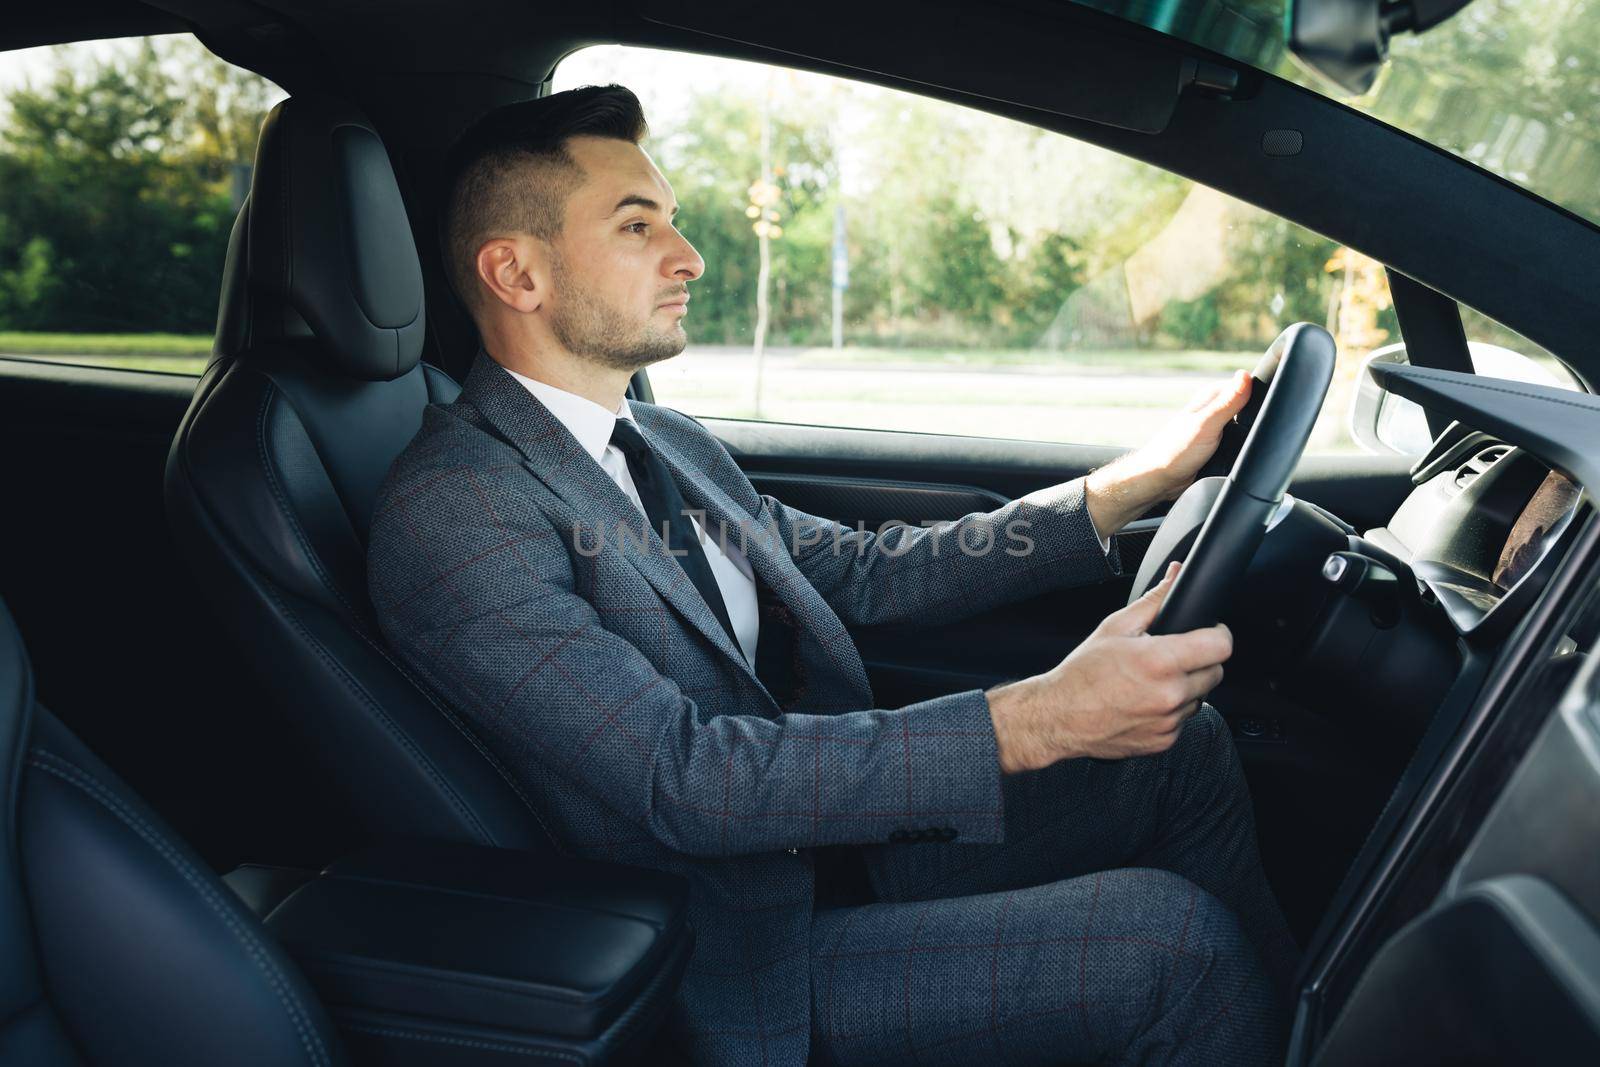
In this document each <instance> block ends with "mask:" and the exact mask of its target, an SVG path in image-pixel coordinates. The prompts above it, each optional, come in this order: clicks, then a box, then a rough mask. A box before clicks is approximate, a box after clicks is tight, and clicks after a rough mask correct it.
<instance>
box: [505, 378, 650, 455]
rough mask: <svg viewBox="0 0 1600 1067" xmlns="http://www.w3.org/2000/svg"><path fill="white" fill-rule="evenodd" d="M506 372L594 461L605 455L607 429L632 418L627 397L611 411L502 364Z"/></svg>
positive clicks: (608, 440) (607, 439)
mask: <svg viewBox="0 0 1600 1067" xmlns="http://www.w3.org/2000/svg"><path fill="white" fill-rule="evenodd" d="M506 373H507V374H509V375H511V376H512V377H513V378H515V379H516V380H517V381H519V382H521V383H522V385H523V387H524V388H526V389H527V390H528V392H530V393H532V394H533V395H534V396H535V397H537V398H538V400H539V402H540V403H541V404H543V405H544V406H545V407H547V408H549V409H550V414H552V415H554V416H555V417H556V418H557V419H559V420H561V425H563V426H565V427H566V428H567V431H568V432H569V433H571V434H572V436H573V437H575V438H577V440H578V444H579V445H581V446H582V447H583V450H584V451H585V452H587V453H589V456H590V458H592V459H593V460H594V461H595V462H596V463H598V462H600V457H601V456H603V455H605V451H606V446H607V445H609V444H610V443H611V433H612V431H613V430H614V429H615V428H616V425H617V420H618V419H627V420H628V421H630V422H632V421H634V420H633V409H632V408H631V407H629V406H628V398H627V397H623V398H622V401H621V402H620V403H619V404H617V410H616V411H615V412H610V411H607V410H606V409H605V408H603V407H601V406H600V405H599V404H596V403H595V402H594V401H593V400H590V399H589V398H588V397H583V396H579V395H578V394H577V393H569V392H567V391H566V390H565V389H558V388H556V387H555V386H553V385H551V384H550V383H549V382H541V381H539V380H538V379H537V378H529V377H527V376H526V375H523V374H518V373H517V372H516V371H514V370H511V369H510V368H509V367H508V368H506Z"/></svg>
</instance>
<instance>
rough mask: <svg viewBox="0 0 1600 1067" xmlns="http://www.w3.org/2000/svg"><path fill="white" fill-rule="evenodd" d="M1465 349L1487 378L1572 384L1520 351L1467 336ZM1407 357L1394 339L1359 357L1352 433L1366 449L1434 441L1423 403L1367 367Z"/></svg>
mask: <svg viewBox="0 0 1600 1067" xmlns="http://www.w3.org/2000/svg"><path fill="white" fill-rule="evenodd" d="M1467 350H1468V351H1469V352H1470V353H1471V354H1472V369H1473V372H1474V373H1477V374H1481V375H1483V376H1484V377H1486V378H1501V379H1505V380H1508V381H1514V382H1528V383H1530V384H1533V385H1549V386H1555V387H1557V388H1563V387H1567V386H1568V385H1570V383H1567V382H1562V381H1560V380H1559V379H1557V378H1556V376H1555V375H1554V374H1552V373H1550V371H1549V370H1548V369H1546V368H1545V367H1542V366H1540V365H1539V364H1538V363H1536V362H1534V361H1533V360H1531V359H1529V358H1528V357H1527V356H1525V355H1523V354H1522V353H1521V352H1514V351H1512V350H1511V349H1509V348H1502V347H1500V346H1499V345H1491V344H1488V343H1486V342H1483V341H1468V342H1467ZM1408 362H1410V361H1409V360H1408V359H1407V358H1406V346H1405V345H1404V344H1393V345H1385V346H1383V347H1382V348H1380V349H1377V350H1376V351H1374V352H1373V353H1372V354H1371V355H1369V356H1368V357H1367V358H1366V359H1365V360H1363V361H1362V363H1361V371H1360V374H1359V377H1358V378H1357V380H1356V394H1355V397H1354V398H1353V399H1352V400H1351V402H1350V436H1351V438H1353V439H1354V440H1355V442H1356V443H1357V444H1359V445H1360V446H1361V447H1362V448H1364V449H1366V450H1367V451H1368V452H1376V453H1378V454H1380V455H1382V454H1384V453H1398V454H1400V455H1402V456H1420V455H1422V454H1423V453H1424V452H1426V451H1427V450H1428V446H1429V445H1431V444H1433V433H1432V431H1430V430H1429V429H1428V417H1427V415H1426V414H1425V413H1424V412H1423V410H1422V408H1421V407H1420V406H1419V405H1418V404H1417V403H1415V402H1414V401H1411V400H1407V399H1406V398H1405V397H1402V396H1395V395H1394V394H1393V393H1391V392H1389V391H1387V390H1386V389H1384V388H1383V387H1382V386H1380V385H1379V384H1378V383H1377V382H1376V381H1374V380H1373V378H1372V375H1371V374H1369V373H1368V372H1367V368H1368V367H1370V366H1371V365H1372V364H1374V363H1408Z"/></svg>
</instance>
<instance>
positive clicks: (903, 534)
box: [761, 478, 1121, 626]
mask: <svg viewBox="0 0 1600 1067" xmlns="http://www.w3.org/2000/svg"><path fill="white" fill-rule="evenodd" d="M761 500H762V503H763V504H764V505H765V509H766V512H767V514H768V515H769V516H770V519H771V522H770V528H771V529H772V531H773V533H774V535H775V536H778V537H781V538H782V543H783V544H784V546H785V547H786V548H787V549H788V550H789V551H790V552H791V554H792V555H793V557H794V561H795V565H796V566H798V567H799V569H800V572H801V573H802V574H804V575H805V576H806V578H807V579H808V580H809V581H810V582H811V584H812V585H813V586H815V587H816V589H817V591H818V592H819V593H821V594H822V596H823V599H825V600H826V601H827V602H828V606H829V607H831V608H832V609H833V610H834V612H835V614H837V615H838V616H839V618H840V620H841V621H843V622H844V623H845V624H846V625H847V626H867V625H872V624H876V623H887V622H912V621H916V622H924V623H938V622H953V621H955V620H957V619H963V618H966V617H967V616H969V615H975V614H977V613H978V612H980V611H984V610H986V609H988V608H992V607H996V606H998V605H1001V604H1008V603H1011V602H1013V601H1016V600H1020V599H1022V598H1024V597H1029V596H1033V595H1035V594H1038V593H1041V592H1045V591H1047V590H1050V589H1060V588H1067V587H1071V586H1078V585H1087V584H1089V583H1091V582H1097V581H1101V580H1103V579H1105V578H1109V577H1111V576H1113V575H1115V574H1119V573H1121V570H1120V561H1119V558H1118V554H1117V548H1116V544H1115V542H1112V546H1111V550H1110V552H1109V553H1108V552H1106V551H1105V550H1104V549H1102V548H1101V547H1100V539H1099V536H1098V535H1097V534H1096V533H1095V529H1094V523H1093V522H1092V521H1091V520H1090V518H1089V511H1088V509H1087V508H1086V507H1085V506H1084V499H1083V479H1081V478H1078V479H1074V480H1072V481H1069V482H1062V483H1060V484H1058V485H1053V486H1049V487H1047V488H1044V489H1040V490H1037V491H1036V492H1032V493H1029V494H1028V495H1027V496H1024V497H1020V498H1018V499H1016V500H1013V501H1011V502H1010V503H1008V504H1006V505H1005V506H1004V507H1000V508H997V509H995V510H994V511H989V512H973V513H971V514H969V515H964V516H962V517H961V518H959V519H955V520H953V521H950V522H945V523H940V524H937V525H934V526H908V525H896V526H889V527H887V528H886V529H883V530H882V531H881V532H879V531H873V530H865V531H863V530H860V529H857V528H854V527H849V526H842V525H840V524H839V523H836V522H834V521H832V520H830V519H823V518H819V517H817V516H815V515H809V514H807V513H805V512H803V511H797V510H795V509H794V508H790V507H786V506H785V505H784V504H782V503H781V502H780V501H778V500H777V499H776V498H774V497H771V496H762V497H761Z"/></svg>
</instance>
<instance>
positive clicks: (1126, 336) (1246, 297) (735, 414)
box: [554, 46, 1399, 452]
mask: <svg viewBox="0 0 1600 1067" xmlns="http://www.w3.org/2000/svg"><path fill="white" fill-rule="evenodd" d="M612 81H615V82H620V83H622V84H624V85H626V86H628V87H629V88H630V89H633V90H634V91H635V92H636V93H638V94H639V96H640V98H641V100H642V101H643V103H644V105H645V113H646V117H647V118H648V119H649V122H650V128H651V135H650V139H649V140H648V141H647V143H646V147H647V148H648V150H649V151H650V152H651V153H652V155H653V156H654V157H655V158H656V160H657V162H658V164H659V165H660V166H661V168H662V170H663V172H664V173H665V174H666V175H667V177H668V179H669V180H670V181H671V182H672V183H673V185H674V189H675V191H676V193H677V197H678V201H679V203H680V205H681V212H680V221H679V228H680V229H681V230H682V231H683V232H684V234H685V235H686V236H687V237H688V238H689V239H690V240H691V241H693V242H694V243H695V245H696V247H697V248H698V249H699V251H700V252H701V254H702V255H703V256H704V258H705V260H706V264H707V268H706V274H705V276H704V277H703V278H702V279H701V280H700V281H698V282H697V283H695V284H694V286H693V288H692V290H691V291H692V293H693V294H694V295H693V299H692V302H691V304H690V311H689V315H688V318H687V320H686V322H685V326H686V328H687V329H688V330H689V336H690V345H689V348H688V349H687V350H686V351H685V352H684V354H683V355H681V356H678V357H676V358H674V359H672V360H668V361H666V362H663V363H660V364H657V365H655V366H653V367H651V368H650V370H649V377H650V382H651V386H652V388H653V389H654V391H655V393H656V397H657V399H658V400H659V401H660V402H661V403H664V404H669V405H672V406H674V407H678V408H680V409H682V410H685V411H687V412H689V413H691V414H695V415H702V416H721V417H731V418H744V419H764V420H771V421H780V422H791V423H809V424H818V425H832V426H854V427H868V428H878V429H895V430H915V431H930V432H939V433H954V434H968V435H975V436H985V437H1003V438H1023V439H1036V440H1043V441H1073V442H1081V443H1093V444H1110V445H1133V444H1137V443H1139V442H1140V441H1142V440H1143V439H1145V438H1146V437H1147V436H1148V435H1149V434H1151V433H1152V432H1153V431H1154V430H1155V428H1156V427H1157V426H1159V425H1160V423H1161V422H1162V420H1163V419H1164V418H1165V417H1166V416H1167V415H1168V413H1169V412H1171V411H1172V410H1173V409H1174V408H1176V407H1178V406H1180V405H1182V404H1183V403H1185V402H1186V401H1187V400H1188V399H1190V397H1191V396H1192V395H1193V394H1194V393H1195V392H1196V391H1197V390H1199V389H1202V388H1205V387H1206V386H1207V384H1208V383H1210V382H1212V381H1215V380H1217V379H1220V378H1222V377H1224V376H1225V375H1226V374H1227V373H1228V372H1229V371H1231V370H1232V369H1234V368H1236V367H1246V368H1248V367H1251V366H1253V365H1254V363H1255V362H1256V360H1257V359H1258V358H1259V356H1260V355H1261V353H1262V352H1263V351H1265V349H1266V348H1267V346H1268V345H1269V344H1270V343H1271V341H1272V339H1273V338H1274V337H1275V336H1276V335H1277V333H1278V332H1279V331H1280V330H1282V328H1283V327H1285V326H1287V325H1288V324H1290V323H1292V322H1296V321H1301V320H1305V321H1310V322H1315V323H1319V324H1323V325H1326V326H1328V327H1329V328H1330V329H1331V330H1332V331H1333V332H1334V333H1335V335H1336V336H1337V338H1338V341H1339V349H1340V364H1339V372H1338V375H1337V376H1336V380H1335V383H1334V391H1333V394H1332V395H1331V396H1330V398H1329V402H1328V404H1327V405H1325V407H1324V411H1323V417H1322V420H1321V421H1320V422H1319V424H1318V426H1317V428H1316V431H1315V433H1314V437H1313V440H1312V443H1311V448H1312V450H1314V451H1321V452H1329V451H1353V450H1356V449H1357V447H1358V446H1357V445H1356V444H1355V443H1354V442H1353V441H1352V439H1351V436H1350V433H1349V425H1348V418H1347V414H1346V413H1347V410H1348V408H1349V404H1350V394H1351V392H1352V386H1353V381H1354V378H1355V374H1356V371H1357V369H1358V368H1359V366H1360V364H1361V361H1362V359H1363V358H1364V357H1365V356H1366V355H1367V354H1368V353H1369V352H1371V351H1372V350H1373V349H1375V348H1377V347H1379V346H1381V345H1384V344H1387V343H1392V342H1393V341H1395V340H1398V337H1399V333H1398V328H1397V325H1396V321H1395V317H1394V311H1393V308H1392V307H1391V305H1390V299H1389V291H1388V283H1387V279H1386V277H1385V274H1384V271H1383V268H1382V266H1381V264H1379V263H1377V262H1376V261H1374V260H1372V259H1369V258H1368V257H1366V256H1363V255H1360V254H1359V253H1356V252H1354V251H1352V250H1350V249H1347V248H1343V247H1341V246H1339V245H1338V244H1337V243H1336V242H1334V241H1331V240H1329V239H1327V238H1324V237H1321V236H1319V235H1317V234H1314V233H1312V232H1310V231H1308V230H1305V229H1303V228H1301V227H1299V226H1296V225H1294V224H1292V223H1290V222H1287V221H1285V220H1284V219H1281V218H1278V217H1276V216H1274V215H1271V214H1269V213H1267V212H1264V211H1261V210H1260V209H1257V208H1255V207H1252V206H1250V205H1248V204H1245V203H1242V202H1240V201H1238V200H1234V199H1232V198H1231V197H1228V196H1225V195H1223V194H1222V193H1219V192H1217V191H1215V190H1212V189H1209V188H1207V187H1205V186H1203V185H1198V184H1196V183H1194V182H1191V181H1188V180H1186V179H1183V178H1180V177H1178V176H1176V175H1174V174H1171V173H1168V172H1165V171H1162V170H1160V169H1158V168H1155V167H1151V166H1149V165H1146V164H1143V163H1140V162H1137V161H1134V160H1130V159H1127V158H1125V157H1123V156H1119V155H1117V154H1115V153H1112V152H1109V151H1106V150H1104V149H1101V148H1099V147H1097V146H1093V145H1088V144H1084V143H1081V142H1078V141H1075V140H1073V139H1071V138H1068V137H1064V136H1062V135H1059V134H1056V133H1053V132H1050V131H1045V130H1040V129H1038V128H1036V127H1032V126H1028V125H1026V124H1023V123H1018V122H1013V121H1010V120H1007V119H1003V118H999V117H997V116H994V115H990V114H987V113H984V112H980V111H976V110H972V109H967V108H962V107H958V106H956V105H952V104H948V103H944V102H941V101H935V100H930V99H926V98H922V97H918V96H915V95H912V94H908V93H903V92H898V91H894V90H889V89H883V88H879V87H876V86H869V85H864V84H860V83H856V82H852V81H849V80H845V79H839V78H832V77H825V76H822V75H816V74H810V73H802V72H795V71H790V70H786V69H782V68H777V67H770V66H764V65H761V64H754V63H745V62H737V61H732V60H723V59H715V58H708V57H703V56H693V55H685V54H678V53H672V52H665V51H654V50H647V49H638V48H626V47H615V46H603V47H595V48H590V49H585V50H583V51H579V52H576V53H574V54H572V55H570V56H568V57H567V58H566V59H565V60H564V61H563V62H562V63H561V64H560V65H559V66H558V67H557V69H556V71H555V75H554V88H555V89H556V90H561V89H565V88H571V87H574V86H578V85H584V84H594V83H607V82H612Z"/></svg>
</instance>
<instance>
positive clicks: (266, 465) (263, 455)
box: [256, 369, 562, 853]
mask: <svg viewBox="0 0 1600 1067" xmlns="http://www.w3.org/2000/svg"><path fill="white" fill-rule="evenodd" d="M426 373H427V372H426V369H424V383H426ZM263 377H264V379H265V381H266V389H265V390H264V391H263V395H262V399H261V408H260V410H259V411H258V413H257V417H256V448H257V452H258V455H259V458H260V460H261V467H262V470H263V472H264V473H265V475H266V478H267V483H268V485H269V487H270V488H271V490H272V494H273V499H274V500H276V501H277V503H278V508H279V510H280V511H281V512H282V513H283V515H284V517H285V519H286V520H287V521H288V523H289V527H290V529H291V530H292V531H293V533H294V536H295V539H296V540H297V541H298V542H299V544H300V549H301V551H302V553H304V555H305V557H306V559H307V560H308V561H309V562H310V563H311V566H312V568H313V569H314V570H315V571H316V575H317V578H318V579H319V580H320V581H321V583H322V586H323V588H324V589H325V590H326V591H327V592H329V593H331V594H332V595H333V596H335V597H336V598H338V600H339V603H341V604H342V605H344V608H345V610H346V611H347V612H349V615H350V622H351V629H353V630H354V631H355V632H356V634H357V635H358V636H359V637H360V638H361V639H362V640H363V641H364V642H366V644H367V646H368V647H369V648H371V649H372V650H373V651H374V652H376V653H378V655H379V656H380V657H381V658H382V659H383V660H384V661H385V662H386V663H388V664H389V665H390V666H391V667H393V668H394V669H395V670H396V671H398V672H399V673H400V675H401V677H403V678H405V679H406V681H408V682H410V683H411V685H412V687H413V688H415V689H416V690H417V691H418V692H419V693H421V694H422V695H423V697H424V698H425V699H426V700H427V701H428V703H429V704H431V705H432V706H433V708H434V709H435V710H436V711H438V712H439V713H440V714H441V715H443V716H444V717H445V719H446V720H447V721H448V722H449V723H450V725H451V726H453V727H455V729H456V732H457V733H459V734H461V736H462V737H464V738H466V740H467V742H468V743H469V744H470V745H472V747H473V748H474V749H476V750H477V752H478V754H479V755H480V756H482V757H483V758H484V759H485V760H486V761H487V762H488V763H489V764H490V766H492V767H493V768H494V769H495V773H496V774H498V775H499V776H500V778H501V780H503V781H504V782H505V783H506V784H507V785H508V786H510V787H511V790H512V791H513V792H514V793H516V795H517V799H519V800H520V801H522V805H523V807H524V808H526V809H527V811H528V814H529V815H531V816H532V817H533V821H534V822H535V823H537V824H538V826H539V829H540V830H542V831H543V832H544V835H545V837H546V838H548V839H549V841H550V843H551V845H552V846H553V847H554V848H555V849H556V851H557V852H558V853H560V852H561V851H562V849H561V842H560V838H558V837H557V836H556V835H555V833H553V832H552V831H551V829H550V827H549V826H548V825H547V824H546V823H545V821H544V819H543V818H542V817H541V816H540V814H539V812H538V811H537V810H536V809H535V808H534V806H533V803H532V801H530V800H529V799H528V796H527V794H526V793H524V792H523V790H522V787H521V786H520V785H518V784H517V783H516V782H515V781H514V780H513V779H512V777H511V776H510V775H509V774H508V773H507V772H506V770H505V768H504V767H503V766H502V765H501V764H500V762H499V760H498V759H496V758H495V756H494V755H493V754H492V753H491V752H490V751H489V750H488V749H487V748H485V747H484V745H483V743H482V742H481V741H480V740H479V739H478V738H477V737H476V736H474V735H473V734H471V733H470V732H469V731H468V730H467V729H466V727H465V725H464V724H463V723H461V722H460V720H459V719H458V718H457V716H456V715H454V714H453V713H452V712H451V711H450V710H449V709H447V708H445V707H444V706H443V705H441V704H440V702H439V701H438V700H436V699H434V696H433V694H432V693H431V692H429V691H428V689H427V687H426V686H423V685H420V684H419V683H418V681H417V679H416V678H414V677H412V675H411V674H410V672H409V671H407V670H405V669H403V668H402V667H401V666H400V664H399V663H398V662H397V661H396V660H395V659H394V658H393V657H391V656H390V655H389V654H388V652H387V651H386V650H385V649H383V648H382V647H381V646H380V645H378V644H377V643H376V642H375V641H374V640H373V638H372V637H371V635H370V634H368V633H367V630H366V627H365V626H364V625H362V613H361V612H359V611H357V610H356V609H355V607H354V605H352V604H351V603H350V601H349V599H348V598H347V597H345V595H344V593H343V591H342V590H340V589H339V587H338V586H337V585H336V584H335V583H334V582H333V581H332V579H331V578H330V577H329V575H328V573H327V571H326V569H325V568H324V567H323V566H322V561H321V558H320V557H319V556H318V555H317V553H316V551H315V549H314V548H313V546H312V544H311V540H310V538H309V537H307V536H306V534H305V531H304V528H303V527H302V526H301V525H300V523H299V519H298V517H297V516H296V515H295V514H294V511H293V509H292V508H290V507H289V504H288V498H287V495H286V494H285V493H284V492H283V490H282V487H281V485H280V484H279V482H278V480H277V477H276V472H275V471H274V469H273V467H272V463H271V460H270V456H269V453H268V451H267V443H266V435H267V415H268V411H269V408H270V405H271V401H272V400H273V399H275V398H276V397H277V395H278V394H279V393H280V392H282V390H281V389H279V388H278V386H277V384H276V383H275V382H273V381H272V379H271V378H265V376H263ZM308 639H309V638H308ZM397 731H398V727H394V728H393V730H391V732H397ZM418 753H419V755H418V756H417V758H419V759H425V757H424V756H421V755H420V749H419V750H418ZM436 781H438V783H439V784H440V785H441V786H444V785H445V784H446V783H445V782H444V780H443V779H442V778H438V779H436ZM463 813H464V814H466V812H465V810H464V809H463ZM469 817H471V816H469ZM479 829H480V830H481V831H482V833H483V835H484V839H485V840H486V841H488V842H489V843H490V844H494V843H495V841H494V838H493V835H491V834H489V832H488V830H487V828H485V827H483V826H482V825H481V824H480V825H479Z"/></svg>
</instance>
